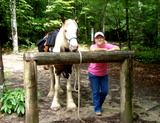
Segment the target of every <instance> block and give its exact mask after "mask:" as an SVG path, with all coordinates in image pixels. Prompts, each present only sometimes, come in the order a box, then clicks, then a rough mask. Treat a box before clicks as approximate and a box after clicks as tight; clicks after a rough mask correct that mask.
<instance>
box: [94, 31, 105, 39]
mask: <svg viewBox="0 0 160 123" xmlns="http://www.w3.org/2000/svg"><path fill="white" fill-rule="evenodd" d="M98 35H101V36H102V37H104V34H103V32H96V33H95V35H94V37H95V38H96V37H97V36H98Z"/></svg>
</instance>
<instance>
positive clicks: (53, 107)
mask: <svg viewBox="0 0 160 123" xmlns="http://www.w3.org/2000/svg"><path fill="white" fill-rule="evenodd" d="M60 107H61V106H60V104H59V103H53V104H52V105H51V109H52V110H54V111H58V110H59V109H60Z"/></svg>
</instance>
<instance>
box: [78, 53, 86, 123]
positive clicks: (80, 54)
mask: <svg viewBox="0 0 160 123" xmlns="http://www.w3.org/2000/svg"><path fill="white" fill-rule="evenodd" d="M78 52H79V57H80V63H79V66H78V67H77V71H78V72H77V73H78V109H77V114H78V119H79V120H80V121H81V122H82V123H85V121H84V120H82V118H81V117H80V99H81V95H80V73H79V71H80V69H79V68H80V65H81V63H82V53H81V52H80V51H79V50H78Z"/></svg>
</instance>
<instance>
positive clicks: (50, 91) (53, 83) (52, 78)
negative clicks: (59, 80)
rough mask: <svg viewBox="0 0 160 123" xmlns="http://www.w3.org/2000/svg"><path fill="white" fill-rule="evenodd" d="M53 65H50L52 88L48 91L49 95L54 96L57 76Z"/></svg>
mask: <svg viewBox="0 0 160 123" xmlns="http://www.w3.org/2000/svg"><path fill="white" fill-rule="evenodd" d="M53 69H54V68H53V66H50V68H49V74H50V89H49V93H48V95H47V96H48V97H53V95H54V85H55V77H54V70H53Z"/></svg>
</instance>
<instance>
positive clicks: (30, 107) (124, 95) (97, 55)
mask: <svg viewBox="0 0 160 123" xmlns="http://www.w3.org/2000/svg"><path fill="white" fill-rule="evenodd" d="M133 56H134V52H133V51H112V52H107V51H94V52H92V51H82V52H64V53H25V54H24V56H23V59H24V84H25V90H26V98H25V107H26V112H25V123H38V122H39V118H38V117H39V113H38V98H37V65H50V64H79V63H91V62H92V63H104V62H121V63H122V65H121V69H120V88H121V91H120V93H121V94H120V103H121V104H120V121H121V123H132V119H133V118H132V69H133V67H132V58H133Z"/></svg>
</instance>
